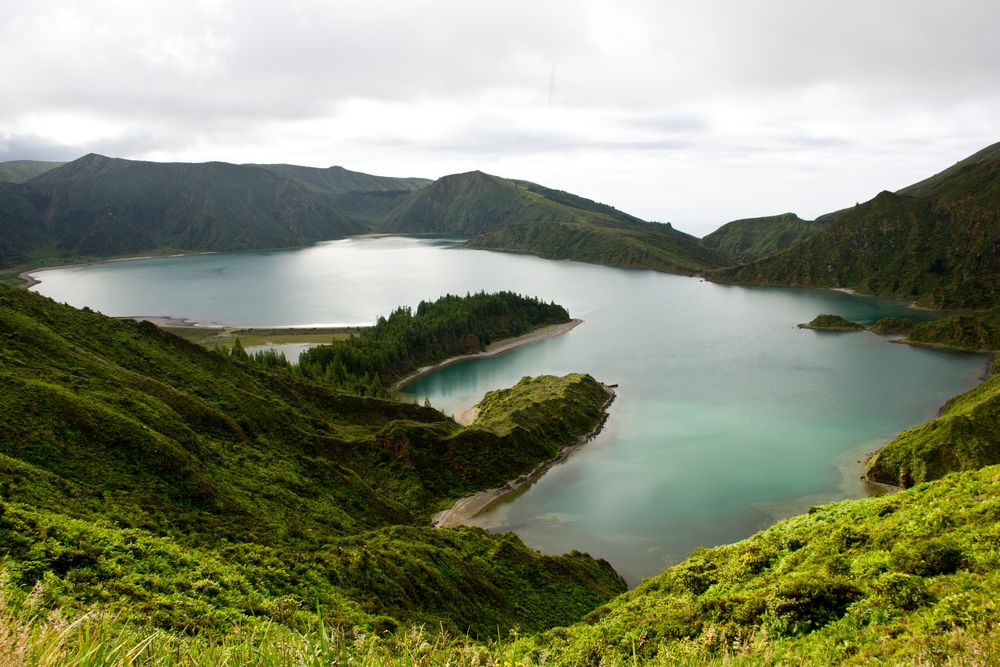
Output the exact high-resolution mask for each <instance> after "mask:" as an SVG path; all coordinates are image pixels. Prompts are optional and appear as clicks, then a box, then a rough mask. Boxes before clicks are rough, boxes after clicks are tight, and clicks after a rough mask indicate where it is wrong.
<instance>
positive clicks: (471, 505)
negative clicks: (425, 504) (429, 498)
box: [431, 385, 616, 528]
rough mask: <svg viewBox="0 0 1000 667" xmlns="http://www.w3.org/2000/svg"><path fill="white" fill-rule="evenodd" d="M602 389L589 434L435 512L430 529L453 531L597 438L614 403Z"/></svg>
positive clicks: (612, 396)
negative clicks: (497, 483)
mask: <svg viewBox="0 0 1000 667" xmlns="http://www.w3.org/2000/svg"><path fill="white" fill-rule="evenodd" d="M603 386H604V390H605V391H606V392H608V400H607V401H605V403H604V405H603V406H602V410H604V416H603V417H602V418H601V421H600V422H599V423H598V424H597V426H596V427H595V428H594V430H593V431H591V432H590V433H587V434H585V435H582V436H580V437H579V438H577V439H576V440H575V441H573V442H571V443H570V444H568V445H566V446H565V447H563V448H562V449H561V450H559V453H558V454H557V455H556V456H555V457H554V458H551V459H549V460H548V461H543V462H542V463H539V464H538V466H536V467H535V469H534V470H532V471H531V472H529V473H526V474H524V475H521V476H520V477H518V478H517V479H513V480H511V481H509V482H507V483H506V484H504V485H503V486H501V487H500V488H497V489H488V490H486V491H480V492H479V493H474V494H472V495H471V496H466V497H465V498H460V499H459V500H457V501H456V502H455V504H454V505H452V506H451V507H449V508H448V509H446V510H442V511H440V512H438V513H437V514H435V515H434V516H433V517H432V518H431V522H432V523H433V524H434V527H435V528H455V527H456V526H462V525H465V523H466V522H467V521H468V520H469V519H471V518H472V517H474V516H476V515H477V514H479V513H480V512H482V511H484V510H486V509H488V508H489V507H490V506H491V505H493V504H494V503H496V502H497V501H498V500H500V499H502V498H504V497H505V496H507V495H509V494H511V493H514V492H515V491H517V490H518V489H521V488H523V487H525V486H526V485H528V484H531V483H532V482H534V481H535V480H537V479H538V478H539V477H541V476H542V475H544V474H545V473H546V472H547V471H548V470H549V468H551V467H552V466H554V465H555V464H557V463H561V462H563V461H565V460H566V458H567V457H568V456H569V455H570V454H572V453H573V452H575V451H576V450H577V449H579V448H580V447H582V446H583V445H585V444H586V443H588V442H590V441H591V440H593V439H594V438H595V437H597V435H598V434H599V433H600V432H601V431H602V430H603V429H604V424H605V423H606V422H607V421H608V416H609V415H608V408H609V407H610V406H611V403H612V402H614V400H615V396H616V394H615V390H614V388H613V387H611V386H608V385H603Z"/></svg>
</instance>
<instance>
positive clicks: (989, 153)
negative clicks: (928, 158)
mask: <svg viewBox="0 0 1000 667" xmlns="http://www.w3.org/2000/svg"><path fill="white" fill-rule="evenodd" d="M996 160H1000V142H998V143H995V144H993V145H992V146H987V147H986V148H984V149H982V150H981V151H977V152H975V153H973V154H972V155H970V156H969V157H967V158H965V159H964V160H959V161H958V162H956V163H955V164H953V165H951V166H950V167H948V168H947V169H945V170H944V171H941V172H939V173H937V174H934V175H933V176H931V177H930V178H926V179H924V180H922V181H920V182H919V183H914V184H913V185H909V186H907V187H905V188H903V189H902V190H897V191H896V194H900V195H907V196H909V197H919V196H922V195H926V194H929V193H930V192H931V191H933V190H934V188H935V186H937V185H938V184H939V183H941V182H942V181H945V180H947V179H948V178H950V177H952V176H954V175H955V174H957V173H958V172H960V171H962V169H964V168H965V167H967V166H969V165H973V164H980V163H983V162H990V161H996Z"/></svg>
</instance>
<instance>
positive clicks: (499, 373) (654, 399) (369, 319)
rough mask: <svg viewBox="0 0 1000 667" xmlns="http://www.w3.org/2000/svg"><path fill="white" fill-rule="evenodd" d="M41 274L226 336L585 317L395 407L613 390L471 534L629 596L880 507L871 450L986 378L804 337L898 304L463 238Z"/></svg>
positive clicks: (113, 304) (839, 339)
mask: <svg viewBox="0 0 1000 667" xmlns="http://www.w3.org/2000/svg"><path fill="white" fill-rule="evenodd" d="M34 277H35V278H36V279H38V280H40V281H41V282H40V284H38V285H36V286H35V287H34V288H33V289H35V290H36V291H38V292H40V293H42V294H45V295H48V296H50V297H52V298H54V299H56V300H57V301H64V302H67V303H70V304H72V305H74V306H80V307H82V306H89V307H90V308H93V309H95V310H99V311H101V312H103V313H105V314H108V315H115V316H124V315H162V316H174V317H183V318H186V319H189V320H191V321H194V322H199V323H203V324H228V325H235V326H268V327H272V326H342V325H358V324H371V323H373V322H374V320H375V319H376V318H377V317H378V316H379V315H384V314H387V313H388V312H390V311H391V310H392V309H393V308H395V307H396V306H399V305H409V306H416V305H417V304H418V303H419V302H420V301H421V300H433V299H435V298H437V297H438V296H440V295H442V294H445V293H453V294H465V293H466V292H475V291H479V290H486V291H497V290H512V291H516V292H520V293H523V294H528V295H532V296H538V297H540V298H543V299H545V300H552V301H555V302H556V303H560V304H562V305H564V306H566V307H567V308H568V309H569V312H570V314H571V316H573V317H578V318H581V319H583V320H584V323H583V324H581V325H580V326H578V327H576V328H575V329H573V330H572V331H571V332H570V333H568V334H566V335H564V336H561V337H557V338H552V339H549V340H546V341H543V342H539V343H535V344H532V345H529V346H525V347H522V348H518V349H516V350H513V351H511V352H508V353H505V354H503V355H500V356H497V357H492V358H486V359H477V360H472V361H468V362H464V363H461V364H457V365H453V366H449V367H447V368H444V369H442V370H440V371H439V372H437V373H434V374H432V375H429V376H426V377H423V378H421V379H419V380H418V381H416V382H414V383H412V384H411V385H409V386H408V387H407V388H406V395H407V397H408V398H412V399H414V400H420V401H422V400H423V399H424V398H429V399H430V401H431V403H432V404H434V405H435V406H436V407H438V408H440V409H441V410H443V411H444V412H446V413H448V414H452V415H457V414H459V413H460V412H461V411H462V410H464V409H465V408H467V407H469V406H471V405H473V404H474V403H476V402H477V401H478V400H479V399H480V398H481V397H482V395H483V394H484V393H485V392H486V391H488V390H491V389H496V388H499V387H506V386H510V385H512V384H514V383H515V382H517V380H518V379H519V378H520V377H522V376H524V375H536V374H540V373H554V374H563V373H568V372H573V371H584V372H588V373H591V374H592V375H593V376H594V377H596V378H597V379H598V380H601V381H603V382H606V383H617V384H618V385H619V388H618V397H617V399H616V401H615V402H614V404H613V405H612V406H611V410H610V412H611V416H610V419H609V420H608V423H607V425H606V427H605V429H604V431H603V432H602V433H601V434H600V435H599V436H598V437H597V438H595V439H594V440H593V441H592V442H590V443H589V444H587V445H586V446H585V447H584V448H582V449H581V450H579V451H578V452H576V453H575V454H574V455H573V456H571V457H570V458H569V459H568V460H567V461H566V462H565V463H563V464H560V465H557V466H555V467H553V468H552V469H551V470H550V471H549V472H548V473H547V474H546V475H545V476H544V477H542V478H541V479H540V480H539V481H538V482H536V483H535V484H533V485H532V486H530V487H529V488H527V489H526V490H523V491H522V492H521V493H519V494H518V495H517V497H515V498H512V499H509V500H507V501H505V502H502V503H500V504H498V505H497V506H495V507H493V508H491V509H490V510H489V511H487V512H486V513H484V514H482V515H480V516H479V517H477V518H476V519H475V523H476V524H477V525H481V526H483V527H485V528H487V529H489V530H513V531H515V532H516V533H517V534H518V535H519V536H521V538H522V539H523V540H524V541H525V542H526V543H527V544H529V545H531V546H532V547H534V548H536V549H538V550H540V551H543V552H546V553H563V552H565V551H568V550H570V549H579V550H581V551H587V552H589V553H591V554H593V555H595V556H599V557H604V558H607V559H608V560H609V561H610V562H611V563H612V564H613V565H614V566H615V568H616V569H618V571H619V572H621V573H622V574H623V576H625V577H626V579H627V580H628V581H629V583H630V584H632V585H634V584H636V583H638V582H639V581H641V579H642V578H643V577H648V576H651V575H653V574H655V573H657V572H659V571H660V570H661V569H663V568H664V567H665V566H667V565H669V564H672V563H675V562H677V561H679V560H680V559H682V558H683V557H684V556H685V555H686V554H687V553H689V552H690V551H691V550H692V549H694V548H696V547H698V546H712V545H717V544H722V543H727V542H732V541H735V540H738V539H741V538H744V537H746V536H748V535H750V534H752V533H753V532H755V531H756V530H759V529H760V528H762V527H765V526H767V525H769V524H771V523H773V522H774V521H775V520H776V519H778V518H781V517H785V516H789V515H792V514H797V513H800V512H802V511H804V510H805V509H807V508H808V507H809V506H810V505H814V504H818V503H823V502H828V501H832V500H839V499H844V498H852V497H860V496H864V495H866V494H869V493H873V492H876V490H875V489H873V488H871V487H869V486H868V485H866V484H865V483H864V482H862V481H861V480H860V479H859V475H860V474H861V471H862V464H861V461H863V459H864V457H865V455H866V453H868V452H871V451H873V450H875V449H877V448H878V447H879V446H880V445H882V444H883V443H884V442H886V441H887V440H888V439H890V438H891V437H892V436H893V435H894V434H895V433H897V432H898V431H900V430H901V429H904V428H907V427H909V426H912V425H915V424H917V423H919V422H922V421H926V420H927V419H930V418H932V417H934V416H935V415H936V414H937V410H938V408H939V407H940V406H941V405H942V404H943V403H944V402H945V401H946V400H947V399H948V398H950V397H952V396H954V395H956V394H958V393H961V392H962V391H965V390H967V389H969V388H971V387H973V386H974V385H975V384H976V383H977V382H978V378H979V377H980V376H981V375H982V373H983V370H984V368H985V359H984V357H982V356H978V355H972V354H964V353H954V352H944V351H939V350H930V349H923V348H914V347H909V346H906V345H899V344H894V343H892V342H890V340H889V339H887V338H884V337H879V336H876V335H874V334H870V333H846V334H840V333H828V332H816V331H810V330H802V329H798V328H797V327H796V325H797V324H798V323H800V322H807V321H809V320H811V319H812V318H813V317H815V316H816V315H817V314H819V313H835V314H838V315H842V316H844V317H847V318H848V319H853V320H857V321H861V322H865V323H871V322H874V321H875V320H876V319H878V318H879V317H882V316H885V315H898V316H908V317H912V318H916V319H926V318H928V317H930V316H931V315H929V314H928V313H924V312H919V311H909V310H908V309H907V308H905V306H903V305H902V304H899V303H896V302H892V301H887V300H881V299H870V298H859V297H854V296H851V295H848V294H843V293H839V292H834V291H830V290H806V289H771V288H749V287H736V286H723V285H715V284H712V283H709V282H705V281H702V280H700V279H698V278H687V277H681V276H673V275H668V274H662V273H655V272H652V271H641V270H628V269H613V268H607V267H600V266H593V265H588V264H581V263H576V262H556V261H548V260H542V259H538V258H535V257H531V256H526V255H519V254H509V253H497V252H488V251H478V250H467V249H463V248H459V247H458V242H457V241H456V240H455V239H425V238H404V237H358V238H351V239H345V240H341V241H334V242H329V243H323V244H319V245H316V246H313V247H309V248H304V249H298V250H284V251H274V252H252V253H226V254H204V255H193V256H182V257H164V258H152V259H142V260H136V261H122V262H110V263H104V264H94V265H89V266H82V267H69V268H63V269H54V270H48V271H40V272H36V273H35V274H34Z"/></svg>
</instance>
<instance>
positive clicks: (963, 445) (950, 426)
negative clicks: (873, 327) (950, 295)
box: [865, 308, 1000, 487]
mask: <svg viewBox="0 0 1000 667" xmlns="http://www.w3.org/2000/svg"><path fill="white" fill-rule="evenodd" d="M904 342H911V343H918V344H922V345H938V346H945V347H954V348H963V349H970V350H993V351H997V350H1000V308H994V309H993V310H990V311H986V312H985V313H979V314H976V315H961V316H954V317H948V318H944V319H941V320H935V321H932V322H926V323H923V324H919V325H917V326H916V327H915V328H914V329H913V330H912V331H911V332H910V334H909V336H908V337H907V338H906V339H905V341H904ZM991 370H992V375H991V377H990V378H989V379H987V380H986V381H985V382H983V384H981V385H979V386H978V387H976V388H975V389H973V390H971V391H968V392H966V393H964V394H962V395H961V396H957V397H955V398H953V399H951V400H950V401H948V403H947V404H945V406H944V407H943V408H942V409H941V415H940V416H939V417H938V418H937V419H934V420H932V421H930V422H927V423H926V424H921V425H920V426H916V427H914V428H911V429H908V430H906V431H903V432H902V433H900V434H899V435H898V436H897V437H896V438H894V439H893V440H892V441H891V442H890V443H889V444H887V445H886V446H885V447H883V448H882V449H881V450H879V451H878V452H877V453H876V454H875V455H874V456H873V457H872V458H871V459H870V460H869V461H868V463H867V465H866V471H865V474H866V475H867V476H868V478H869V479H872V480H875V481H879V482H885V483H887V484H894V485H897V486H903V487H908V486H913V485H914V484H919V483H920V482H924V481H928V480H932V479H938V478H940V477H943V476H944V475H946V474H948V473H949V472H953V471H956V470H976V469H978V468H981V467H983V466H987V465H993V464H996V463H1000V375H998V374H997V373H998V371H1000V362H998V361H997V360H996V359H995V360H994V362H993V366H992V369H991Z"/></svg>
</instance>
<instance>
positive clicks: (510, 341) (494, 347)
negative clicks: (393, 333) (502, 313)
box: [392, 320, 583, 391]
mask: <svg viewBox="0 0 1000 667" xmlns="http://www.w3.org/2000/svg"><path fill="white" fill-rule="evenodd" d="M582 323H583V320H570V321H569V322H563V323H562V324H552V325H549V326H547V327H542V328H541V329H535V330H534V331H531V332H529V333H526V334H524V335H523V336H517V337H515V338H504V339H503V340H498V341H496V342H494V343H490V344H489V345H487V346H486V349H485V350H483V351H482V352H477V353H476V354H461V355H459V356H457V357H450V358H448V359H445V360H444V361H442V362H440V363H436V364H431V365H430V366H423V367H421V368H419V369H417V370H416V371H415V372H413V373H411V374H410V375H407V376H406V377H405V378H403V379H402V380H400V381H399V382H397V383H396V384H394V385H392V390H393V391H399V390H401V389H402V388H403V387H405V386H406V385H408V384H409V383H411V382H413V381H414V380H416V379H417V378H419V377H423V376H424V375H427V374H428V373H432V372H433V371H436V370H438V369H439V368H444V367H445V366H450V365H452V364H456V363H458V362H460V361H465V360H467V359H481V358H483V357H495V356H496V355H498V354H503V353H504V352H508V351H510V350H513V349H514V348H517V347H521V346H522V345H528V344H529V343H535V342H537V341H540V340H545V339H546V338H553V337H555V336H561V335H562V334H564V333H566V332H568V331H570V330H571V329H573V328H575V327H576V326H577V325H579V324H582Z"/></svg>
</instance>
